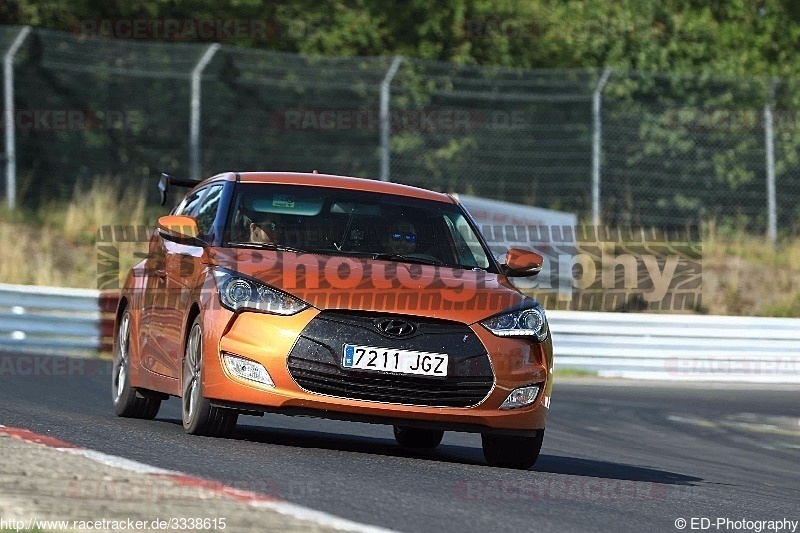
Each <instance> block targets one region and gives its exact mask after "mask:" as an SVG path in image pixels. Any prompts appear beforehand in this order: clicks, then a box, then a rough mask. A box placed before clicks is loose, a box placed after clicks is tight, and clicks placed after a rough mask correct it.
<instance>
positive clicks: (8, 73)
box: [3, 26, 31, 210]
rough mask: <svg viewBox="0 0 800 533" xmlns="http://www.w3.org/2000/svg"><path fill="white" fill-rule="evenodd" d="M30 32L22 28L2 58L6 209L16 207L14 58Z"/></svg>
mask: <svg viewBox="0 0 800 533" xmlns="http://www.w3.org/2000/svg"><path fill="white" fill-rule="evenodd" d="M30 32H31V27H30V26H24V27H23V28H22V29H21V30H19V33H18V34H17V36H16V37H14V41H13V42H12V43H11V46H10V47H9V48H8V51H7V52H6V53H5V55H4V56H3V111H4V115H5V131H6V155H5V160H6V202H7V203H8V208H9V209H11V210H14V209H15V208H16V207H17V143H16V132H15V131H14V126H15V119H16V117H15V116H14V115H15V111H14V56H15V55H17V51H18V50H19V48H20V46H22V43H23V42H24V41H25V37H27V36H28V34H29V33H30Z"/></svg>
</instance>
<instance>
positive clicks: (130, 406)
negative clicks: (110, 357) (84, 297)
mask: <svg viewBox="0 0 800 533" xmlns="http://www.w3.org/2000/svg"><path fill="white" fill-rule="evenodd" d="M130 367H131V313H130V311H129V310H128V309H125V311H124V312H123V313H122V317H121V318H120V320H119V328H118V329H117V342H116V343H115V347H114V366H113V367H112V371H111V400H112V402H113V404H114V412H115V413H116V414H117V416H122V417H126V418H144V419H147V420H152V419H153V418H155V417H156V415H157V414H158V410H159V408H160V407H161V399H160V398H158V397H155V396H151V395H148V396H145V395H143V394H142V393H141V392H139V391H138V390H137V389H136V387H133V386H132V385H131V373H130Z"/></svg>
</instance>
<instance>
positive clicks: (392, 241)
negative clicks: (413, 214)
mask: <svg viewBox="0 0 800 533" xmlns="http://www.w3.org/2000/svg"><path fill="white" fill-rule="evenodd" d="M416 249H417V232H416V230H415V228H414V224H412V223H411V222H409V221H408V220H400V221H399V222H397V223H395V224H393V225H391V226H389V240H388V243H387V250H388V251H389V253H391V254H397V255H408V254H413V253H414V252H415V251H416Z"/></svg>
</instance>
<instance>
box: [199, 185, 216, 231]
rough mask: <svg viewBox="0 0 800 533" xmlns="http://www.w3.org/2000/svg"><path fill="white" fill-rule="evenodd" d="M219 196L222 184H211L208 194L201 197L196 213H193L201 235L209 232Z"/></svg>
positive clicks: (214, 217)
mask: <svg viewBox="0 0 800 533" xmlns="http://www.w3.org/2000/svg"><path fill="white" fill-rule="evenodd" d="M221 198H222V185H213V186H211V187H209V188H208V194H207V195H206V197H205V198H203V201H202V203H201V204H200V207H199V208H198V209H197V213H195V215H194V216H195V218H196V219H197V226H198V227H199V228H200V233H201V234H202V235H209V234H210V233H211V226H212V225H213V224H214V219H216V218H217V208H218V207H219V201H220V199H221Z"/></svg>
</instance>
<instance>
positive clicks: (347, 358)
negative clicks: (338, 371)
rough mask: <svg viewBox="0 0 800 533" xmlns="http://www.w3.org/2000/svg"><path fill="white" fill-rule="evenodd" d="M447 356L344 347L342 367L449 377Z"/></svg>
mask: <svg viewBox="0 0 800 533" xmlns="http://www.w3.org/2000/svg"><path fill="white" fill-rule="evenodd" d="M447 360H448V356H447V354H443V353H430V352H416V351H413V350H396V349H394V348H378V347H376V346H356V345H353V344H345V345H344V357H342V366H343V367H345V368H358V369H360V370H374V371H376V372H395V373H399V374H418V375H421V376H447Z"/></svg>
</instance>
